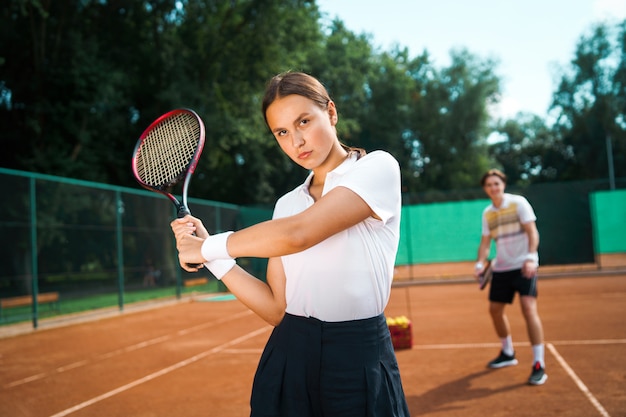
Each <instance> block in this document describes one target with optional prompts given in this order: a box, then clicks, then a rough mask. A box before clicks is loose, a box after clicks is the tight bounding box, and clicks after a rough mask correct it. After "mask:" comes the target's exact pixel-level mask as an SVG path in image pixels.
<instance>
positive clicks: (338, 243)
mask: <svg viewBox="0 0 626 417" xmlns="http://www.w3.org/2000/svg"><path fill="white" fill-rule="evenodd" d="M312 177H313V173H311V174H309V176H308V178H307V179H306V181H305V182H304V184H302V185H301V186H299V187H297V188H295V189H294V190H292V191H290V192H289V193H287V194H285V195H284V196H283V197H281V198H280V199H279V200H278V202H277V203H276V207H275V209H274V215H273V217H274V218H275V219H277V218H281V217H287V216H292V215H295V214H297V213H300V212H302V211H304V210H306V209H307V208H309V207H311V206H312V205H313V203H314V200H313V198H312V197H311V195H310V194H309V191H308V189H309V183H310V181H311V179H312ZM335 187H346V188H349V189H350V190H352V191H353V192H355V193H356V194H358V195H359V196H360V197H361V198H362V199H363V200H364V201H365V202H366V203H367V204H368V205H369V206H370V208H371V209H372V211H373V212H374V213H376V215H377V216H378V217H380V219H381V220H378V219H375V218H373V217H369V218H368V219H366V220H365V221H363V222H361V223H359V224H357V225H355V226H353V227H351V228H349V229H346V230H344V231H342V232H339V233H337V234H335V235H333V236H331V237H329V238H328V239H326V240H324V241H323V242H320V243H319V244H317V245H315V246H313V247H311V248H309V249H307V250H304V251H302V252H299V253H295V254H292V255H287V256H283V257H282V262H283V267H284V269H285V274H286V277H287V286H286V298H287V310H286V311H287V313H289V314H293V315H297V316H304V317H315V318H317V319H319V320H322V321H329V322H337V321H347V320H358V319H365V318H370V317H374V316H377V315H379V314H381V313H382V312H383V311H384V310H385V307H386V305H387V302H388V300H389V294H390V291H391V282H392V280H393V269H394V264H395V259H396V253H397V250H398V242H399V237H400V211H401V206H402V201H401V193H400V168H399V165H398V162H397V161H396V160H395V158H394V157H393V156H391V155H390V154H389V153H387V152H384V151H374V152H371V153H369V154H367V155H365V156H363V157H361V158H360V159H357V155H356V154H352V155H350V157H348V158H347V159H346V160H345V161H344V162H343V163H342V164H341V165H339V166H338V167H337V168H335V169H334V170H333V171H331V172H329V173H328V174H327V176H326V181H325V184H324V190H323V191H322V196H323V195H325V194H327V193H328V192H329V191H330V190H332V189H333V188H335Z"/></svg>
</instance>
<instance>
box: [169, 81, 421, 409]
mask: <svg viewBox="0 0 626 417" xmlns="http://www.w3.org/2000/svg"><path fill="white" fill-rule="evenodd" d="M263 114H264V116H265V121H266V123H267V125H268V127H269V129H270V130H271V132H272V133H273V134H274V136H275V138H276V141H277V142H278V145H279V146H280V148H281V149H282V151H283V152H285V154H287V155H288V156H289V158H291V159H292V160H293V161H294V162H295V163H296V164H298V165H300V166H302V167H303V168H305V169H306V170H309V171H310V174H309V176H308V177H307V179H306V181H305V182H304V183H303V184H302V185H301V186H299V187H297V188H296V189H294V190H292V191H291V192H289V193H287V194H285V195H284V196H283V197H281V198H280V199H279V200H278V202H277V203H276V206H275V209H274V214H273V219H272V220H270V221H267V222H263V223H259V224H257V225H254V226H251V227H248V228H246V229H242V230H239V231H236V232H234V233H233V232H225V233H221V234H218V235H212V236H209V234H208V232H207V231H206V229H205V227H204V226H203V225H202V222H201V221H200V220H199V219H197V218H194V217H191V216H187V217H185V218H183V219H176V220H174V221H173V222H172V223H171V226H172V230H173V232H174V235H175V236H176V241H177V248H178V251H179V261H180V263H181V266H182V267H183V268H184V269H186V270H187V271H196V270H197V268H194V267H191V266H189V264H204V265H205V266H206V267H207V268H208V269H209V270H211V272H212V273H213V274H214V275H215V276H216V277H217V278H218V279H221V280H222V282H224V284H225V285H226V286H227V287H228V289H229V290H230V291H231V292H232V293H233V294H234V295H235V296H236V297H237V298H238V299H239V300H240V301H242V302H243V303H244V304H245V305H246V306H248V307H249V308H250V309H251V310H253V311H254V312H256V313H257V314H258V315H259V316H260V317H262V318H263V319H265V320H266V321H267V322H269V323H270V324H272V325H274V326H275V328H274V330H273V332H272V335H271V337H270V339H269V340H268V343H267V346H266V347H265V350H264V352H263V355H262V357H261V360H260V362H259V366H258V369H257V372H256V375H255V378H254V384H253V388H252V396H251V401H250V404H251V409H252V412H251V415H252V416H294V417H296V416H297V417H307V416H360V417H362V416H377V417H380V416H408V415H409V412H408V407H407V404H406V401H405V397H404V392H403V389H402V383H401V380H400V373H399V370H398V364H397V361H396V357H395V353H394V351H393V346H392V343H391V338H390V335H389V330H388V328H387V324H386V320H385V317H384V315H383V312H384V309H385V307H386V305H387V301H388V299H389V294H390V290H391V281H392V277H393V267H394V262H395V257H396V252H397V248H398V241H399V226H400V209H401V197H400V170H399V166H398V163H397V161H396V160H395V159H394V158H393V157H392V156H391V155H390V154H388V153H386V152H383V151H375V152H371V153H369V154H365V152H364V151H363V150H360V149H353V148H349V147H346V146H344V145H343V144H342V143H341V142H340V141H339V139H338V137H337V131H336V125H337V121H338V114H337V109H336V107H335V103H334V102H333V101H332V100H331V98H330V97H329V95H328V92H327V91H326V89H325V88H324V87H323V85H322V84H321V83H320V82H319V81H318V80H317V79H315V78H314V77H311V76H309V75H307V74H304V73H299V72H287V73H284V74H280V75H277V76H275V77H274V78H272V79H271V81H270V82H269V84H268V86H267V90H266V92H265V96H264V99H263ZM193 234H195V236H194V235H193ZM241 256H244V257H266V258H269V261H268V266H267V284H266V283H264V282H262V281H260V280H258V279H256V278H254V277H252V276H251V275H249V274H248V273H247V272H245V271H244V270H243V269H241V268H240V267H238V266H236V264H235V261H234V258H237V257H241Z"/></svg>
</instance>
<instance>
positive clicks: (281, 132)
mask: <svg viewBox="0 0 626 417" xmlns="http://www.w3.org/2000/svg"><path fill="white" fill-rule="evenodd" d="M286 134H287V131H286V130H279V131H278V132H277V133H276V136H278V137H281V136H285V135H286Z"/></svg>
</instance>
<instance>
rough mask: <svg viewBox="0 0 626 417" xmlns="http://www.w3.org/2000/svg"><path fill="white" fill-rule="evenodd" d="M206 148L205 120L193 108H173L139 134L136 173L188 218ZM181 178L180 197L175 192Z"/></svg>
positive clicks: (134, 165) (143, 185)
mask: <svg viewBox="0 0 626 417" xmlns="http://www.w3.org/2000/svg"><path fill="white" fill-rule="evenodd" d="M203 147H204V123H202V119H200V117H199V116H198V115H197V114H196V113H195V112H194V111H193V110H189V109H177V110H172V111H170V112H168V113H165V114H164V115H162V116H161V117H159V118H158V119H156V120H155V121H154V122H152V124H151V125H150V126H148V128H147V129H146V130H145V131H144V132H143V133H142V134H141V136H140V137H139V140H138V141H137V145H136V146H135V151H134V152H133V161H132V166H133V174H134V175H135V178H136V179H137V181H138V182H139V184H141V186H142V187H144V188H146V189H148V190H150V191H155V192H157V193H160V194H163V195H165V196H166V197H167V198H169V199H170V201H171V202H172V203H174V206H175V207H176V211H177V216H178V217H179V218H180V217H185V215H187V214H191V212H190V211H189V207H188V205H187V193H188V190H189V182H190V181H191V176H192V175H193V172H194V170H195V169H196V165H197V164H198V160H199V159H200V155H201V154H202V148H203ZM181 181H182V182H183V187H182V194H181V199H180V200H178V199H177V198H176V197H174V194H172V192H173V189H174V187H175V186H176V185H178V184H179V183H180V182H181ZM190 266H193V267H196V268H199V267H201V266H202V265H200V264H199V265H190Z"/></svg>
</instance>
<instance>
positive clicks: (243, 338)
mask: <svg viewBox="0 0 626 417" xmlns="http://www.w3.org/2000/svg"><path fill="white" fill-rule="evenodd" d="M269 328H271V326H263V327H262V328H260V329H257V330H255V331H252V332H249V333H247V334H245V335H243V336H240V337H238V338H235V339H233V340H231V341H229V342H226V343H223V344H221V345H219V346H216V347H214V348H212V349H209V350H206V351H204V352H201V353H199V354H197V355H194V356H192V357H190V358H187V359H185V360H183V361H180V362H177V363H175V364H173V365H170V366H168V367H166V368H163V369H161V370H159V371H156V372H153V373H151V374H149V375H146V376H144V377H143V378H139V379H136V380H134V381H132V382H130V383H128V384H126V385H122V386H121V387H118V388H115V389H113V390H111V391H108V392H105V393H104V394H101V395H98V396H96V397H93V398H91V399H89V400H87V401H83V402H82V403H80V404H76V405H75V406H73V407H70V408H67V409H65V410H63V411H60V412H58V413H56V414H53V415H52V416H50V417H64V416H67V415H68V414H71V413H73V412H75V411H79V410H82V409H83V408H86V407H89V406H90V405H93V404H95V403H97V402H100V401H102V400H106V399H108V398H111V397H113V396H115V395H117V394H119V393H122V392H124V391H128V390H129V389H131V388H134V387H136V386H138V385H141V384H143V383H145V382H149V381H152V380H153V379H156V378H159V377H161V376H163V375H167V374H169V373H170V372H173V371H176V370H178V369H180V368H183V367H185V366H187V365H190V364H192V363H194V362H197V361H199V360H201V359H204V358H206V357H207V356H210V355H212V354H215V353H219V352H221V351H223V350H225V349H226V348H228V347H230V346H233V345H236V344H238V343H241V342H244V341H246V340H248V339H252V338H253V337H256V336H258V335H260V334H262V333H263V332H266V331H268V329H269Z"/></svg>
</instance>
